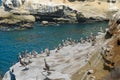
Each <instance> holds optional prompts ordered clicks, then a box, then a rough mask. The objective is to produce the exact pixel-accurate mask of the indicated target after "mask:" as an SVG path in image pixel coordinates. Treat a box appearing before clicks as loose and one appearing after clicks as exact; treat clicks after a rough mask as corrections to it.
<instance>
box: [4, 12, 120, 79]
mask: <svg viewBox="0 0 120 80" xmlns="http://www.w3.org/2000/svg"><path fill="white" fill-rule="evenodd" d="M119 16H120V12H118V13H116V14H115V15H113V17H112V19H111V20H110V22H109V25H108V26H109V27H108V28H107V29H106V31H105V32H103V30H100V32H98V35H97V36H94V35H93V34H91V35H90V36H89V37H87V38H86V39H82V38H81V39H80V40H77V41H75V40H72V39H71V38H69V39H67V40H63V41H62V43H61V44H59V46H58V47H57V48H55V49H54V50H49V49H48V48H47V49H45V50H44V51H42V52H40V54H38V52H36V51H32V52H28V51H25V52H23V53H20V54H19V62H18V63H16V64H15V65H13V66H12V67H11V68H10V70H9V71H8V72H6V74H5V75H4V78H3V80H10V78H11V74H12V75H14V76H15V78H16V79H17V80H46V79H47V80H56V79H57V80H115V79H116V80H119V79H120V77H119V75H120V73H119V71H120V68H119V67H120V60H119V59H120V56H119V55H120V52H119V51H120V26H119V24H120V19H119ZM111 75H113V76H111Z"/></svg>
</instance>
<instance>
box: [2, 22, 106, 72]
mask: <svg viewBox="0 0 120 80" xmlns="http://www.w3.org/2000/svg"><path fill="white" fill-rule="evenodd" d="M107 24H108V23H107V22H95V23H87V24H60V25H53V26H41V25H39V24H34V28H33V29H29V30H23V31H11V32H2V31H0V71H2V73H3V74H4V73H5V72H6V71H7V70H9V68H10V66H12V64H13V63H16V62H17V58H18V53H19V52H21V51H25V50H26V49H27V50H28V51H32V50H36V51H38V52H40V51H41V50H44V49H45V48H49V49H54V47H56V46H57V45H58V44H59V43H60V42H61V41H62V40H63V39H67V38H72V39H76V40H78V39H80V38H81V37H86V36H89V35H90V33H91V32H92V33H94V34H97V32H98V31H99V30H100V27H102V28H103V29H105V28H106V27H107Z"/></svg>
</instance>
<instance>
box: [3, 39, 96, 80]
mask: <svg viewBox="0 0 120 80" xmlns="http://www.w3.org/2000/svg"><path fill="white" fill-rule="evenodd" d="M66 41H67V40H66ZM73 41H74V40H73ZM86 44H87V45H86ZM65 45H66V46H65ZM88 45H89V46H88ZM95 45H97V44H95ZM59 46H60V47H61V45H59ZM60 47H59V48H60ZM95 48H96V46H92V44H91V43H89V42H86V43H84V39H83V42H82V43H79V42H78V43H74V42H73V43H72V44H71V45H70V43H69V42H67V44H64V47H61V48H60V49H59V50H58V51H57V52H56V49H55V50H51V51H50V54H49V56H47V54H46V52H45V53H42V54H37V52H35V53H36V54H37V55H36V58H34V57H32V58H30V55H29V58H27V57H26V58H27V59H28V60H30V62H31V63H30V64H28V65H27V67H26V69H27V68H28V70H25V71H23V70H24V69H25V67H24V66H23V67H21V66H20V63H19V62H18V63H16V64H15V65H14V66H12V67H11V68H10V70H12V69H14V74H15V75H16V78H17V79H20V80H24V79H25V76H23V78H24V79H23V78H22V76H20V74H19V73H24V74H25V75H26V76H28V75H31V74H28V73H31V70H32V69H33V68H34V70H36V71H38V72H36V73H37V74H38V73H39V76H40V75H41V77H39V78H38V79H40V78H45V76H43V75H42V74H41V72H44V67H45V66H44V59H46V62H47V64H48V65H49V66H50V69H52V70H53V71H49V72H50V73H51V74H50V75H51V76H50V75H48V76H47V77H48V78H56V79H58V78H60V75H61V78H63V79H65V80H71V79H70V76H71V75H73V74H75V73H76V72H77V71H78V70H79V69H80V68H81V67H83V66H84V65H86V64H88V62H86V60H89V59H90V58H91V56H93V55H94V53H93V52H94V51H95V50H94V49H95ZM82 49H83V50H82ZM86 49H87V50H88V51H89V52H87V51H84V50H86ZM76 50H77V51H76ZM79 51H80V53H79ZM90 51H92V52H90ZM68 52H69V53H68ZM84 53H86V54H84ZM91 53H92V54H91ZM78 55H79V56H78ZM31 56H34V55H31ZM80 56H81V57H80ZM85 56H86V57H85ZM88 56H89V57H88ZM70 57H71V58H70ZM81 59H82V60H81ZM78 60H81V61H82V62H81V63H79V62H78V63H77V62H76V61H78ZM84 60H85V62H84ZM51 61H52V62H51ZM55 61H57V63H56V62H55ZM69 61H70V62H69ZM72 61H73V62H72ZM74 61H75V63H74ZM71 62H72V63H71ZM36 63H37V64H36ZM38 63H39V64H40V65H39V64H38ZM82 63H83V64H82ZM66 64H67V65H66ZM70 65H74V66H73V67H72V66H71V70H72V69H73V68H74V67H75V66H76V69H74V70H73V71H70V72H69V70H70V67H69V66H70ZM78 65H81V67H80V66H79V67H77V66H78ZM67 67H69V68H67ZM64 69H65V70H64ZM29 71H30V72H29ZM61 71H63V72H61ZM37 74H35V75H33V76H34V77H35V76H38V75H37ZM44 74H45V75H47V73H46V71H45V73H44ZM55 74H56V76H57V77H55ZM63 75H66V76H63ZM5 76H7V78H8V79H7V78H5ZM8 76H9V71H8V72H7V73H6V74H5V75H4V78H3V80H6V79H7V80H9V77H8ZM35 78H37V77H35ZM30 79H33V78H32V75H31V78H30V76H29V78H28V79H26V80H30Z"/></svg>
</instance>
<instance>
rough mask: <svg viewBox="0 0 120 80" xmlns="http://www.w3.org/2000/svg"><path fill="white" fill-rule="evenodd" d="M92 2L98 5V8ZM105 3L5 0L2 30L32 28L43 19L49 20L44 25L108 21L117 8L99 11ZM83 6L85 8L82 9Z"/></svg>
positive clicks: (2, 8) (2, 12)
mask: <svg viewBox="0 0 120 80" xmlns="http://www.w3.org/2000/svg"><path fill="white" fill-rule="evenodd" d="M23 1H24V0H23ZM75 4H76V6H77V5H78V4H83V5H82V6H80V9H79V8H78V7H74V6H75ZM92 4H94V6H97V7H96V9H95V7H94V6H92ZM105 4H106V3H103V2H101V4H98V3H97V2H91V3H88V2H77V3H74V2H73V3H71V2H68V3H62V4H61V3H59V4H56V3H52V2H48V4H45V3H44V4H43V3H42V2H41V3H37V2H32V3H31V2H29V1H28V2H21V0H18V2H16V4H15V3H14V2H11V0H6V1H4V0H3V1H2V6H1V7H0V12H1V13H0V30H3V31H4V30H6V31H9V30H11V29H15V30H22V29H25V28H26V29H30V28H33V26H32V24H33V23H35V22H39V23H41V22H42V21H47V22H48V23H47V24H44V25H49V23H50V25H51V23H54V24H57V23H90V22H95V21H108V20H109V19H110V17H111V16H112V14H114V13H115V12H117V10H116V9H112V10H111V11H109V9H108V8H105V9H106V11H104V10H103V11H100V13H99V7H98V6H100V8H102V6H104V5H105ZM72 5H74V6H72ZM107 5H108V4H107ZM105 6H106V5H105ZM82 7H84V8H83V9H82ZM97 9H98V10H97ZM108 14H109V15H108Z"/></svg>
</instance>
